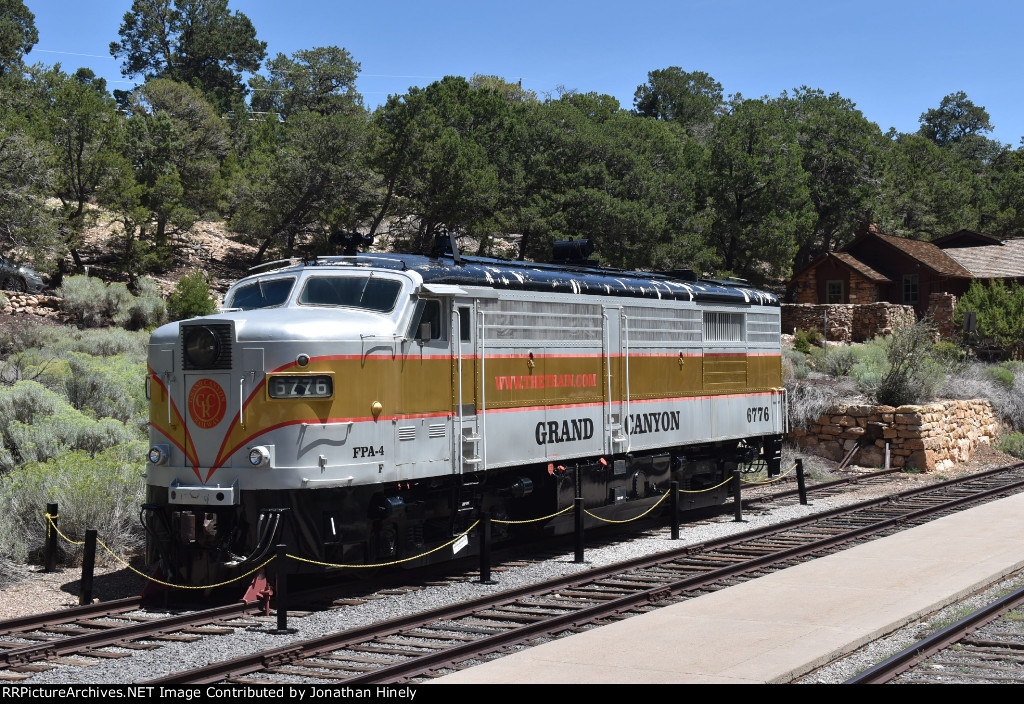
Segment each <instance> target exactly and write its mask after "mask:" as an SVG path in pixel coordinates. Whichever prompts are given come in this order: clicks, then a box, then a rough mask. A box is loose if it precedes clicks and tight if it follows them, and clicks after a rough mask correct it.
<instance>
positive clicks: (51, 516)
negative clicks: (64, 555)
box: [46, 513, 85, 545]
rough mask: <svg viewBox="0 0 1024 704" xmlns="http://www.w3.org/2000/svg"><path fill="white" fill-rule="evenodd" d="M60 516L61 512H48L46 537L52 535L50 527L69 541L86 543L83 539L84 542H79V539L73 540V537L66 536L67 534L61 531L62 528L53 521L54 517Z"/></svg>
mask: <svg viewBox="0 0 1024 704" xmlns="http://www.w3.org/2000/svg"><path fill="white" fill-rule="evenodd" d="M59 517H60V514H59V513H58V514H50V513H47V514H46V523H47V528H46V537H47V538H49V537H50V529H51V528H52V529H53V530H54V531H55V532H56V533H57V535H59V536H60V537H62V538H64V540H66V541H68V542H69V543H71V544H72V545H85V541H82V542H80V543H79V542H77V541H74V540H72V539H71V538H69V537H68V536H66V535H64V534H63V533H61V532H60V528H58V527H57V524H56V523H54V522H53V519H54V518H59Z"/></svg>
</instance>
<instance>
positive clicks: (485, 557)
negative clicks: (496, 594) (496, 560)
mask: <svg viewBox="0 0 1024 704" xmlns="http://www.w3.org/2000/svg"><path fill="white" fill-rule="evenodd" d="M480 584H495V581H494V580H493V579H491V514H489V513H488V512H487V511H483V512H482V513H481V514H480Z"/></svg>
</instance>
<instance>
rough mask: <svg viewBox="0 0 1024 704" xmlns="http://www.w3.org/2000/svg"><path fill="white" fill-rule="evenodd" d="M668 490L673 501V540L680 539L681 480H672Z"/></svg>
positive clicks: (670, 499)
mask: <svg viewBox="0 0 1024 704" xmlns="http://www.w3.org/2000/svg"><path fill="white" fill-rule="evenodd" d="M669 486H670V487H671V488H670V489H669V490H668V491H669V494H670V495H671V496H670V497H669V501H671V502H672V540H679V482H672V483H671V484H670V485H669Z"/></svg>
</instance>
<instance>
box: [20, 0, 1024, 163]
mask: <svg viewBox="0 0 1024 704" xmlns="http://www.w3.org/2000/svg"><path fill="white" fill-rule="evenodd" d="M26 5H27V6H28V7H29V9H30V10H31V11H32V12H33V13H35V16H36V20H35V21H36V28H37V29H38V30H39V42H38V44H36V47H35V49H33V51H32V53H31V54H29V55H28V56H27V57H26V61H28V62H30V63H32V62H42V63H46V64H53V63H57V62H59V63H61V65H62V66H63V67H64V69H65V70H67V71H73V70H74V69H76V68H78V67H79V66H88V67H90V68H92V69H93V70H94V71H96V73H97V74H99V75H101V76H104V77H106V78H107V80H108V84H109V87H110V88H111V89H113V88H122V89H124V88H130V87H131V86H132V85H133V84H134V83H133V82H132V81H127V80H126V79H124V78H123V77H122V76H121V75H120V66H119V63H118V62H117V61H115V60H114V59H112V58H110V54H109V49H108V47H109V44H110V42H111V41H115V40H117V39H118V35H117V30H118V28H119V27H120V24H121V18H122V16H123V15H124V13H125V12H126V11H127V10H128V9H129V8H130V7H131V0H93V1H92V2H82V0H75V1H74V2H72V1H71V0H26ZM229 7H230V9H232V10H237V11H241V12H243V13H245V14H246V15H247V16H248V17H249V19H251V20H252V22H253V24H254V25H255V27H256V32H257V36H258V37H259V38H260V39H262V40H263V41H265V42H267V45H268V46H267V52H268V56H274V55H276V54H278V53H284V54H291V53H292V52H294V51H297V50H300V49H309V48H312V47H315V46H328V45H336V46H341V47H344V48H346V49H348V50H349V52H350V53H351V54H352V56H353V57H354V58H355V60H356V61H358V62H360V64H361V65H362V72H361V74H360V79H359V82H358V88H359V90H360V92H361V93H362V94H363V96H364V98H365V101H366V104H367V105H368V106H369V107H371V108H372V107H375V106H376V105H379V104H380V103H382V102H384V101H385V100H386V99H387V96H388V95H389V94H396V93H404V92H405V91H406V90H408V88H409V86H411V85H420V86H422V85H427V84H429V83H430V82H432V81H434V80H437V79H440V78H441V77H443V76H445V75H459V76H466V77H468V76H470V75H472V74H473V73H483V74H496V75H499V76H502V77H504V78H505V79H506V80H510V81H517V80H520V79H521V80H522V83H523V87H524V88H529V89H532V90H534V91H536V92H537V93H538V94H539V95H541V97H543V96H544V95H546V94H557V93H556V91H557V90H558V88H559V86H564V87H565V88H569V89H575V90H577V91H580V92H590V91H594V92H597V93H608V94H610V95H613V96H615V97H616V98H618V99H619V101H620V103H621V104H622V106H623V107H625V108H631V107H632V106H633V94H634V92H635V91H636V87H637V86H638V85H640V84H641V83H644V82H645V81H646V80H647V73H648V71H652V70H655V69H659V68H666V67H668V66H680V67H682V68H683V69H685V70H687V71H705V72H707V73H709V74H711V75H712V76H713V77H714V78H715V79H716V80H718V81H719V82H720V83H721V84H722V87H723V90H724V91H725V93H726V94H732V93H742V94H743V95H744V96H746V97H760V96H763V95H771V96H775V95H778V94H779V93H781V92H782V91H783V90H787V89H790V90H791V89H793V88H794V87H798V86H801V85H807V86H809V87H811V88H820V89H822V90H824V91H826V92H828V93H833V92H838V93H840V94H841V95H843V96H844V97H846V98H849V99H851V100H853V101H854V102H855V103H857V106H858V107H859V108H860V109H861V110H862V111H863V112H864V114H865V116H866V117H867V118H868V119H869V120H872V121H874V122H876V123H878V125H879V127H881V128H882V129H883V130H886V129H888V128H889V127H895V128H896V129H897V130H900V131H902V132H913V131H915V130H917V128H918V126H919V122H918V118H919V117H920V115H921V113H922V112H924V111H925V110H927V109H929V108H932V107H937V106H938V104H939V102H940V101H941V100H942V97H943V96H945V95H947V94H949V93H952V92H955V91H958V90H962V91H965V92H966V93H967V95H968V97H969V98H970V99H971V100H973V101H974V102H975V103H976V104H978V105H983V106H985V107H986V109H987V110H988V112H989V114H990V115H991V119H992V124H993V125H994V126H995V131H994V132H993V133H992V134H990V135H989V136H990V137H992V138H994V139H998V140H1000V141H1002V142H1006V143H1009V144H1011V145H1013V146H1014V147H1016V146H1018V145H1019V144H1020V141H1021V138H1022V137H1024V106H1022V102H1024V95H1022V94H1021V90H1020V80H1021V69H1022V63H1024V59H1022V56H1024V54H1022V52H1021V50H1020V39H1019V33H1020V31H1021V27H1022V26H1024V2H1019V1H1018V2H1014V1H1011V0H989V1H988V2H975V3H964V2H951V1H948V0H931V1H929V2H925V1H922V0H888V1H886V2H883V1H880V0H858V1H852V0H817V1H816V2H815V1H805V0H774V1H771V0H761V1H757V0H677V1H675V2H670V1H669V0H663V1H660V2H658V1H653V0H632V1H623V0H618V1H616V2H611V1H609V0H590V2H576V1H575V0H573V1H569V0H566V1H560V0H548V1H547V2H538V1H535V0H523V1H520V2H515V3H493V2H487V1H486V0H483V1H482V2H480V1H477V2H468V1H464V0H434V1H433V2H412V1H404V2H400V1H392V2H389V1H388V0H377V1H376V2H365V1H363V2H344V1H342V0H335V1H330V0H289V1H286V2H281V0H231V1H230V3H229Z"/></svg>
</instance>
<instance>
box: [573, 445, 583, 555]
mask: <svg viewBox="0 0 1024 704" xmlns="http://www.w3.org/2000/svg"><path fill="white" fill-rule="evenodd" d="M573 508H574V509H575V511H576V559H575V561H576V562H583V477H582V476H581V475H580V466H579V465H576V499H575V500H574V501H573Z"/></svg>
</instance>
